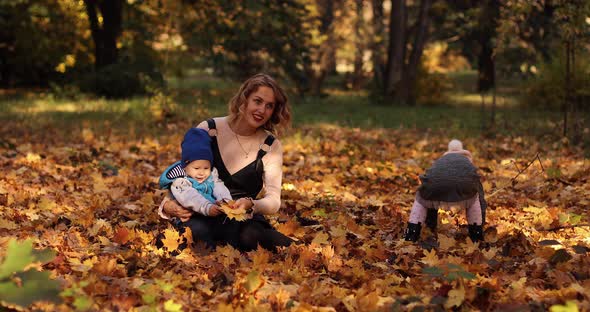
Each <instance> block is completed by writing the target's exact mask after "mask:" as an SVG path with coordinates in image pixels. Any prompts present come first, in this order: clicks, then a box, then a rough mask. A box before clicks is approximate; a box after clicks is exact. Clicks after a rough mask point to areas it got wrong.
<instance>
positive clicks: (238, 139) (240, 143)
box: [229, 125, 252, 158]
mask: <svg viewBox="0 0 590 312" xmlns="http://www.w3.org/2000/svg"><path fill="white" fill-rule="evenodd" d="M229 129H230V130H231V132H233V134H234V137H235V138H236V141H238V145H239V146H240V148H241V149H242V151H243V152H244V154H245V155H246V156H245V157H244V158H248V156H249V155H250V149H251V148H252V144H250V146H248V150H246V149H245V148H244V145H242V142H240V138H239V137H238V134H237V133H236V132H235V131H234V129H233V128H232V127H231V125H230V126H229Z"/></svg>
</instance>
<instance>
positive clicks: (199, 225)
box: [182, 214, 216, 248]
mask: <svg viewBox="0 0 590 312" xmlns="http://www.w3.org/2000/svg"><path fill="white" fill-rule="evenodd" d="M215 219H216V218H212V217H205V216H202V215H199V214H194V215H193V216H192V217H191V218H190V219H189V220H188V221H186V222H184V223H182V226H184V227H188V228H190V229H191V233H192V235H193V242H195V243H196V242H198V241H202V242H204V243H205V244H206V245H207V247H210V248H215V246H216V243H215V241H216V239H215V235H214V232H215V231H214V228H215V223H216V222H215Z"/></svg>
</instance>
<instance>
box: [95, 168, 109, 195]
mask: <svg viewBox="0 0 590 312" xmlns="http://www.w3.org/2000/svg"><path fill="white" fill-rule="evenodd" d="M91 177H92V180H93V181H94V184H93V186H94V191H95V192H97V193H102V192H108V190H109V189H108V188H107V186H106V184H105V183H104V179H103V178H102V175H101V174H100V173H98V172H95V173H93V174H92V175H91Z"/></svg>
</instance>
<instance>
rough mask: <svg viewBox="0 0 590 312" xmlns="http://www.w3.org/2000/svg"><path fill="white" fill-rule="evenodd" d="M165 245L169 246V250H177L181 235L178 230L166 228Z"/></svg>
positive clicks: (163, 241)
mask: <svg viewBox="0 0 590 312" xmlns="http://www.w3.org/2000/svg"><path fill="white" fill-rule="evenodd" d="M162 243H163V244H164V247H166V248H168V250H176V248H178V245H179V244H180V235H178V231H177V230H174V229H166V230H165V231H164V239H163V240H162Z"/></svg>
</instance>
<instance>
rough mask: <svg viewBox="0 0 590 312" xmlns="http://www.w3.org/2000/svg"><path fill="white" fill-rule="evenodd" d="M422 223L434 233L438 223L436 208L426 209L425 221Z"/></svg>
mask: <svg viewBox="0 0 590 312" xmlns="http://www.w3.org/2000/svg"><path fill="white" fill-rule="evenodd" d="M424 223H425V224H426V227H428V228H429V229H430V230H431V231H432V232H433V233H434V232H435V231H436V226H437V225H438V209H427V210H426V221H425V222H424Z"/></svg>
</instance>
